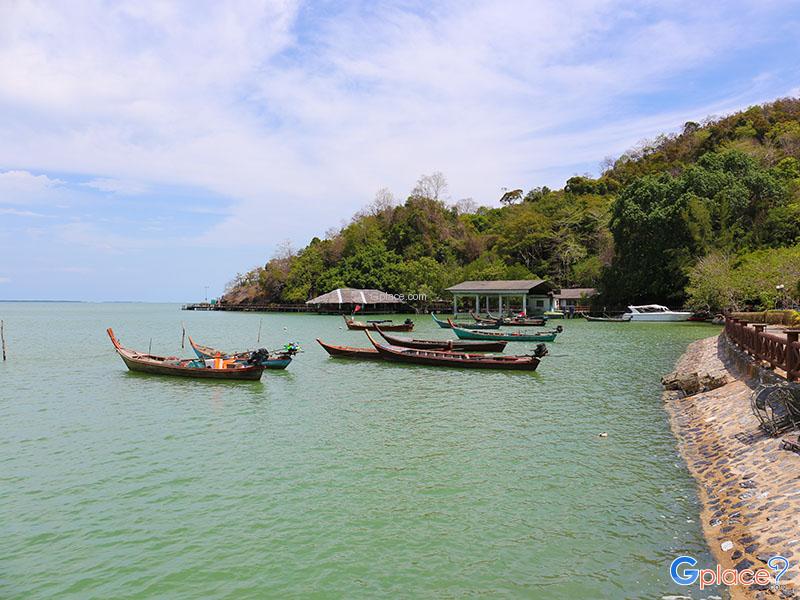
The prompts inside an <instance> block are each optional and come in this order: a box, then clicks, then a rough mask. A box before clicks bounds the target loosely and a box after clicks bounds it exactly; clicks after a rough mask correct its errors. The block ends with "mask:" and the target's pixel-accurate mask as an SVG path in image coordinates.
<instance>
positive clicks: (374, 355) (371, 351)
mask: <svg viewBox="0 0 800 600" xmlns="http://www.w3.org/2000/svg"><path fill="white" fill-rule="evenodd" d="M317 343H318V344H319V345H320V346H322V347H323V348H325V352H327V353H328V354H330V355H331V356H333V357H335V358H358V359H365V360H382V359H381V355H380V354H378V351H377V350H375V348H354V347H353V346H336V345H335V344H326V343H325V342H323V341H322V340H321V339H319V338H317Z"/></svg>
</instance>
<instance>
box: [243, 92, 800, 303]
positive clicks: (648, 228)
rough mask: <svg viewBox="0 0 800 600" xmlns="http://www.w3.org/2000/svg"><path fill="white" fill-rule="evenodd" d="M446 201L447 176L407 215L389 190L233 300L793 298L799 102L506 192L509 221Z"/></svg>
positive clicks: (421, 191)
mask: <svg viewBox="0 0 800 600" xmlns="http://www.w3.org/2000/svg"><path fill="white" fill-rule="evenodd" d="M445 194H446V182H445V180H444V178H443V176H442V175H441V174H439V173H435V174H433V175H430V176H424V177H422V178H420V180H419V182H418V184H417V186H416V187H415V189H414V190H413V191H412V193H411V195H410V196H409V197H408V199H407V200H406V201H405V202H404V203H402V204H399V205H398V204H397V203H395V202H394V201H393V199H392V198H391V195H390V194H388V192H386V191H381V192H379V194H378V196H376V200H375V202H373V204H372V205H370V206H369V207H368V208H367V209H365V210H364V211H362V212H361V213H359V214H358V215H356V216H355V217H354V218H353V219H352V221H351V222H350V223H349V224H348V225H347V226H345V227H343V228H342V229H341V230H339V231H337V232H335V233H332V234H330V235H329V236H328V237H327V239H324V240H320V239H318V238H314V239H313V240H312V241H311V243H310V244H309V245H308V246H306V247H305V248H304V249H302V250H300V251H299V252H292V251H291V250H289V249H284V250H282V251H281V252H279V253H278V255H277V256H276V257H274V258H273V259H272V260H270V261H269V262H268V263H267V264H266V265H265V266H264V267H259V268H257V269H254V270H253V271H251V272H250V273H247V274H245V275H240V276H238V277H237V279H236V280H235V281H234V282H232V286H231V288H232V290H231V293H230V294H229V298H230V299H233V300H234V301H235V299H236V298H237V294H239V296H241V292H242V291H243V290H249V291H250V292H251V293H250V294H249V298H250V299H251V300H252V299H256V298H257V299H258V300H260V301H269V302H302V301H305V300H307V299H309V298H311V297H314V296H316V295H318V294H321V293H324V292H327V291H330V290H331V289H334V288H336V287H345V286H349V287H364V288H378V289H382V290H385V291H388V292H395V293H404V294H425V295H427V296H428V297H429V298H437V297H441V296H442V295H443V290H444V288H446V287H447V286H449V285H452V284H454V283H457V282H459V281H462V280H465V279H519V278H532V277H534V276H539V277H547V278H550V279H552V280H553V281H555V282H556V283H557V284H559V285H561V286H563V287H570V286H576V287H594V286H597V287H599V288H600V290H601V296H600V298H599V301H600V302H602V303H603V304H604V305H607V306H614V305H625V304H627V303H631V302H664V303H668V304H670V305H680V304H683V303H687V302H688V304H690V305H692V306H695V307H697V308H712V309H716V308H722V307H726V306H736V307H740V306H743V305H746V304H754V305H764V306H771V305H774V304H775V302H776V299H777V300H781V301H782V300H784V296H783V294H784V292H783V291H781V292H780V293H778V292H776V290H775V286H776V285H778V284H779V283H783V284H784V285H785V286H786V289H787V290H789V296H790V297H792V296H796V295H797V285H798V281H800V273H799V272H798V270H797V269H796V268H795V267H794V266H793V265H794V264H798V262H799V261H798V260H797V259H799V258H800V248H798V247H796V246H798V245H800V100H793V99H784V100H779V101H777V102H774V103H772V104H768V105H764V106H756V107H751V108H749V109H748V110H746V111H743V112H740V113H736V114H734V115H731V116H728V117H725V118H723V119H718V120H709V121H708V122H707V123H705V124H703V125H700V124H697V123H691V122H690V123H686V124H685V126H684V128H683V131H682V132H681V133H679V134H675V135H671V136H661V137H659V138H658V139H656V140H655V141H653V142H650V143H646V144H642V145H640V147H638V148H636V149H634V150H631V151H629V152H627V153H626V154H624V155H623V156H622V157H620V158H619V159H617V160H616V161H613V162H609V163H608V164H607V168H606V169H605V171H604V172H603V174H602V175H601V176H600V177H599V178H597V179H594V178H591V177H589V176H575V177H571V178H570V179H568V180H567V182H566V184H565V186H564V188H563V189H562V190H557V191H553V190H550V189H548V188H547V187H534V188H532V189H531V190H530V191H529V192H528V193H527V194H525V195H524V196H523V194H522V190H519V189H516V190H512V191H511V192H507V193H505V194H504V195H503V198H502V199H501V203H502V206H501V207H500V208H488V207H478V206H476V205H475V203H474V202H472V201H469V200H462V201H459V202H457V203H455V204H454V205H451V206H449V205H447V204H446V203H445V202H444V201H443V200H442V197H443V196H445ZM253 290H255V292H254V293H253ZM776 294H778V296H779V297H777V296H776Z"/></svg>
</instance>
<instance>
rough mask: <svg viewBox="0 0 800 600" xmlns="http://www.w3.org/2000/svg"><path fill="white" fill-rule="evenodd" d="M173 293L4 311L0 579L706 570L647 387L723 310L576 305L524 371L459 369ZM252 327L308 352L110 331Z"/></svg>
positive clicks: (619, 574) (151, 582)
mask: <svg viewBox="0 0 800 600" xmlns="http://www.w3.org/2000/svg"><path fill="white" fill-rule="evenodd" d="M178 308H179V307H177V306H174V305H143V304H130V305H124V304H98V305H92V304H0V317H2V318H4V319H5V320H6V334H7V339H8V346H9V360H8V362H7V363H5V364H0V489H2V502H1V503H0V540H1V541H0V597H2V598H60V599H65V598H81V599H82V598H155V597H159V598H265V597H298V596H308V595H314V597H318V598H328V597H331V598H350V597H377V596H389V597H415V598H455V597H465V596H469V597H474V596H481V597H511V598H547V599H552V598H642V597H647V598H650V597H652V598H659V597H661V596H663V595H666V594H676V593H683V594H686V593H687V591H686V589H685V588H678V587H677V586H675V585H674V584H671V583H669V576H668V564H669V562H670V561H671V560H672V558H674V557H675V556H676V555H677V553H679V552H680V553H689V554H694V555H695V556H698V557H699V558H700V559H701V562H703V563H710V558H709V557H708V554H707V550H706V549H705V545H704V543H703V540H702V536H701V532H700V527H699V523H698V517H697V515H698V512H699V508H698V504H697V499H696V495H695V492H694V486H693V482H692V480H691V478H690V476H689V475H688V473H687V471H686V469H685V467H684V466H683V465H682V464H681V462H680V459H679V458H678V456H677V454H676V450H675V443H674V439H673V438H672V435H671V433H670V431H669V427H668V423H667V417H666V415H665V413H664V411H663V409H662V407H661V402H660V399H659V391H660V388H659V384H658V381H659V376H660V375H662V374H663V373H664V372H666V371H668V370H670V368H671V367H672V365H673V364H674V362H675V360H676V359H677V357H678V356H679V355H680V354H681V353H682V352H683V350H684V348H685V347H686V345H687V344H688V343H689V342H690V341H692V340H695V339H698V338H701V337H706V336H708V335H712V334H713V333H715V332H716V331H717V328H715V327H711V326H705V325H695V324H688V323H687V324H673V325H670V324H651V325H634V324H625V325H620V324H602V323H593V324H589V323H585V322H583V321H574V322H572V321H565V322H563V324H564V326H565V328H566V331H565V333H564V334H563V335H562V336H560V337H559V339H558V341H557V342H556V343H555V344H551V345H550V348H551V353H552V354H553V355H555V356H552V357H548V358H547V359H545V360H544V361H543V363H542V365H541V366H540V370H539V371H538V372H537V373H533V374H531V373H504V372H489V371H487V372H468V371H457V370H443V369H431V368H424V367H415V366H398V365H392V364H382V363H376V364H370V363H358V362H347V361H342V360H335V359H330V358H328V356H327V354H325V353H324V351H323V350H322V349H321V348H320V347H319V346H317V345H316V344H315V342H314V338H315V337H318V336H319V337H322V338H323V339H326V340H331V341H334V342H339V343H346V344H352V345H364V344H365V342H366V338H365V336H364V335H363V334H362V333H358V332H349V331H346V330H344V329H343V328H342V322H341V319H340V318H337V317H327V316H307V315H277V314H268V315H256V314H235V313H233V314H224V313H186V312H181V311H179V310H178ZM414 318H415V319H416V321H417V323H418V331H417V335H420V336H422V335H424V336H433V335H435V336H437V337H442V338H446V337H447V336H448V335H449V333H448V332H447V331H445V330H441V329H439V328H434V324H433V323H432V322H430V317H425V316H418V317H414ZM259 320H261V321H262V322H263V331H262V345H263V346H267V347H272V348H274V347H276V346H279V345H281V344H282V343H283V342H285V341H289V340H292V341H298V342H300V343H301V345H302V346H303V347H304V348H305V349H306V352H305V353H304V354H302V355H300V356H299V357H298V358H297V359H296V360H295V361H294V362H293V363H292V364H291V366H290V367H289V369H288V370H287V371H285V372H272V373H270V372H266V373H265V374H264V377H263V379H262V381H261V382H260V383H224V382H223V383H215V382H204V381H200V382H198V381H184V380H180V379H171V378H159V377H153V376H147V375H138V374H132V373H129V372H128V371H127V370H126V369H125V366H124V365H123V363H122V361H121V360H120V359H119V358H118V357H117V356H116V354H115V353H114V351H113V349H112V347H111V344H110V342H109V341H108V339H107V337H106V335H105V328H106V327H107V326H109V325H111V326H113V327H114V328H115V330H116V332H117V334H118V336H119V337H120V339H121V340H122V342H123V344H125V345H127V346H130V347H133V348H138V349H143V350H146V349H147V347H148V345H149V343H150V338H151V336H152V348H153V352H154V353H162V354H180V353H181V348H180V339H181V321H185V323H186V326H187V329H188V331H189V332H190V333H191V334H192V335H193V336H194V337H195V338H196V339H198V340H200V341H202V342H205V343H208V344H211V345H214V346H219V347H223V348H233V349H238V348H242V347H248V346H254V345H255V341H256V334H257V330H258V324H259ZM187 346H188V343H187ZM530 346H531V345H527V344H510V345H509V349H514V348H516V349H517V350H520V349H528V348H529V347H530ZM512 351H513V350H512ZM184 354H188V353H186V352H184ZM602 431H607V432H608V433H609V436H608V438H605V439H601V438H598V437H597V434H598V433H599V432H602ZM695 593H696V597H699V593H697V592H695Z"/></svg>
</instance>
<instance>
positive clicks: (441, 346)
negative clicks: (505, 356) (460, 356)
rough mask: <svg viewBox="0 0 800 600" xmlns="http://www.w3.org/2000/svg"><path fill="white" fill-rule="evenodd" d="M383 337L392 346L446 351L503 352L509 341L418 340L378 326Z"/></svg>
mask: <svg viewBox="0 0 800 600" xmlns="http://www.w3.org/2000/svg"><path fill="white" fill-rule="evenodd" d="M378 333H379V334H381V337H382V338H383V339H385V340H386V341H387V342H389V344H390V345H392V346H400V347H402V348H416V349H417V350H442V351H445V352H453V351H459V350H460V351H465V350H472V351H473V352H502V351H503V350H504V349H505V347H506V343H507V342H503V341H500V342H497V341H489V342H481V341H477V340H476V341H464V340H417V339H409V338H407V337H401V336H399V335H389V334H387V333H385V332H384V331H383V329H382V328H378Z"/></svg>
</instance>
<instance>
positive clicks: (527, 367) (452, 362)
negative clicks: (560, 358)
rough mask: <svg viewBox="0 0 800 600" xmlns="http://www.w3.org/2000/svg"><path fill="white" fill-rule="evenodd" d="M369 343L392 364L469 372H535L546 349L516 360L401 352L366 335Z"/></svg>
mask: <svg viewBox="0 0 800 600" xmlns="http://www.w3.org/2000/svg"><path fill="white" fill-rule="evenodd" d="M364 333H366V334H367V337H368V338H369V341H370V342H371V343H372V345H373V346H374V347H375V350H377V351H378V353H379V354H380V355H381V356H382V357H383V358H384V359H385V360H389V361H392V362H402V363H412V364H417V365H432V366H437V367H459V368H469V369H511V370H517V371H535V370H536V367H538V366H539V360H540V359H541V357H543V356H544V355H545V354H547V347H546V346H545V345H544V344H540V345H539V346H537V347H536V350H535V352H534V354H525V355H520V356H495V355H486V354H467V353H465V352H441V351H438V350H417V349H415V348H401V347H399V346H391V345H388V344H380V343H378V342H376V341H375V340H374V339H373V338H372V336H371V335H370V333H369V331H366V332H364Z"/></svg>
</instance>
